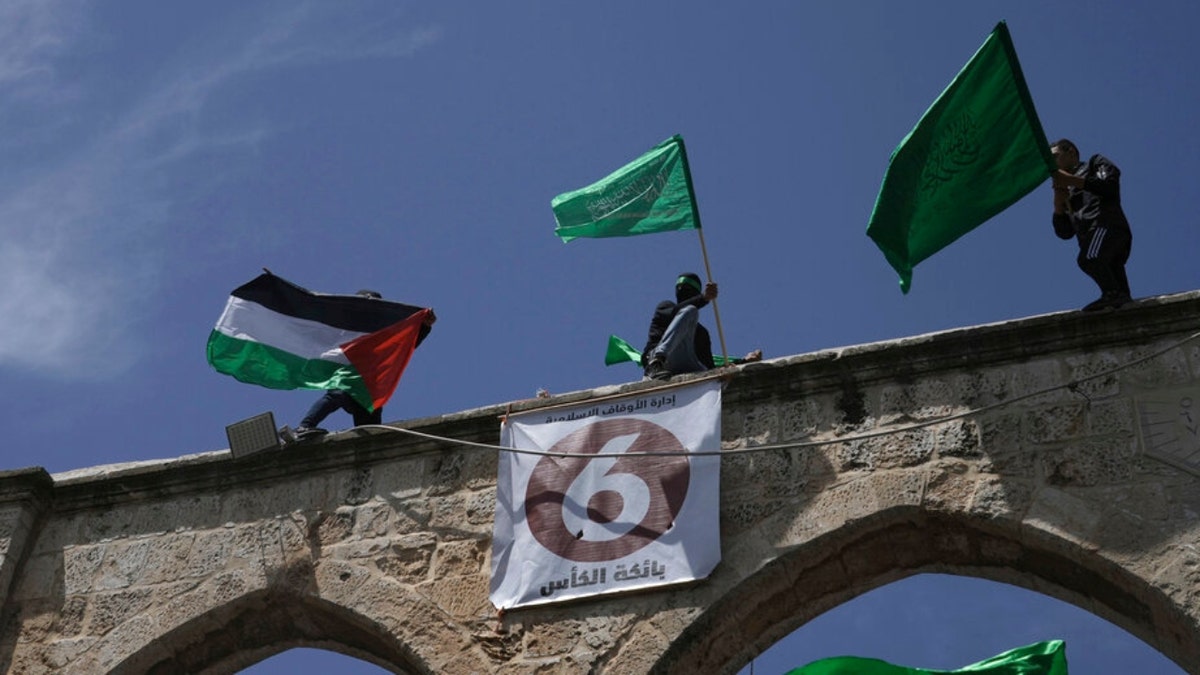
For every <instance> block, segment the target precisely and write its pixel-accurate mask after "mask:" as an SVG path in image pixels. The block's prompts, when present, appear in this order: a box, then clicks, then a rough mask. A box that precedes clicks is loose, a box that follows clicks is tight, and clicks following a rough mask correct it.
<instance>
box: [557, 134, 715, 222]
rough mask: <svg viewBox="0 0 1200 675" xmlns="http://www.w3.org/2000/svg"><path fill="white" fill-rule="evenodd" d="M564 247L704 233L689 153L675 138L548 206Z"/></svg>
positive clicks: (681, 140)
mask: <svg viewBox="0 0 1200 675" xmlns="http://www.w3.org/2000/svg"><path fill="white" fill-rule="evenodd" d="M550 208H551V209H553V211H554V219H555V220H556V221H558V227H556V228H554V234H556V235H558V236H559V237H560V238H561V239H562V240H563V241H564V242H568V241H571V240H572V239H575V238H577V237H631V236H633V235H637V234H651V233H653V232H670V231H672V230H697V229H700V219H699V217H698V216H697V215H696V214H697V209H696V200H695V196H694V195H693V193H692V178H691V174H690V173H689V172H688V164H687V151H686V150H685V149H684V146H683V137H682V136H678V135H676V136H672V137H671V138H668V139H667V140H665V141H663V142H662V143H659V144H658V145H656V146H654V148H653V149H651V150H650V151H649V152H647V153H646V154H644V155H642V156H641V157H638V158H637V159H635V160H633V161H632V162H630V163H629V164H626V165H625V166H623V167H621V168H620V169H618V170H617V171H616V172H614V173H612V174H610V175H609V176H607V177H605V178H603V179H601V180H600V181H598V182H595V183H592V184H591V185H589V186H587V187H584V188H580V189H578V190H573V191H571V192H566V193H563V194H561V195H559V196H557V197H555V198H554V199H553V200H551V201H550Z"/></svg>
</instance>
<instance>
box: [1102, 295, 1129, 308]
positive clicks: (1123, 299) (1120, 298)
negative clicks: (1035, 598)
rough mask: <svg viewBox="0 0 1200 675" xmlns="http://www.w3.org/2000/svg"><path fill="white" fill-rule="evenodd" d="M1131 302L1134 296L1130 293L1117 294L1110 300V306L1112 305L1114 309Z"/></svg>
mask: <svg viewBox="0 0 1200 675" xmlns="http://www.w3.org/2000/svg"><path fill="white" fill-rule="evenodd" d="M1131 302H1133V298H1132V297H1130V296H1128V295H1125V294H1121V295H1115V296H1113V298H1112V299H1111V300H1109V301H1108V306H1109V307H1112V308H1113V309H1120V308H1121V307H1124V306H1125V305H1128V304H1129V303H1131Z"/></svg>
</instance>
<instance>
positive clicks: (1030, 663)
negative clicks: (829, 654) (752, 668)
mask: <svg viewBox="0 0 1200 675" xmlns="http://www.w3.org/2000/svg"><path fill="white" fill-rule="evenodd" d="M968 674H969V675H1067V654H1066V645H1065V643H1064V642H1063V641H1062V640H1048V641H1046V642H1038V643H1035V644H1031V645H1028V646H1025V647H1018V648H1016V649H1013V650H1009V651H1007V652H1004V653H1003V654H1000V655H998V656H993V657H992V658H990V659H987V660H985V661H980V662H979V663H973V664H971V665H969V666H966V667H963V668H959V669H958V670H924V669H921V668H905V667H904V666H894V665H892V664H890V663H888V662H886V661H880V660H879V659H866V658H860V657H857V656H837V657H834V658H831V659H821V660H820V661H814V662H812V663H810V664H808V665H807V666H804V667H803V668H796V669H794V670H790V671H788V673H787V675H968Z"/></svg>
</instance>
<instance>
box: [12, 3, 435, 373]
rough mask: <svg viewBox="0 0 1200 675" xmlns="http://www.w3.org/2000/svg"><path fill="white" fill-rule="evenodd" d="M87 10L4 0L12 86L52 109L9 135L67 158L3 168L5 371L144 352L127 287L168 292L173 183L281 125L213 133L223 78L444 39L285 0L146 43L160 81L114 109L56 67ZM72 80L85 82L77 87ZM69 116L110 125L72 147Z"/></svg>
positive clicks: (393, 20)
mask: <svg viewBox="0 0 1200 675" xmlns="http://www.w3.org/2000/svg"><path fill="white" fill-rule="evenodd" d="M260 7H261V6H260ZM356 7H358V6H356ZM86 9H87V8H86V7H85V6H84V3H83V0H19V1H13V0H7V1H5V0H0V94H7V95H10V96H17V95H19V96H21V97H23V100H25V101H27V102H28V103H27V104H28V105H30V106H34V107H36V108H37V109H38V110H37V112H38V113H39V114H38V115H36V116H34V117H35V118H36V120H35V121H28V120H27V121H26V124H27V125H29V128H19V127H14V123H13V122H12V121H11V120H6V122H7V123H6V124H5V126H6V127H8V128H0V134H3V135H8V136H13V135H21V134H22V133H23V132H29V133H27V134H26V136H27V137H34V138H38V139H39V142H41V143H45V148H44V152H42V153H40V155H39V156H40V157H48V158H51V159H48V160H47V159H42V160H41V161H39V162H30V163H29V165H28V166H22V167H21V168H20V169H19V170H13V169H9V170H8V171H7V173H5V171H4V170H3V169H0V316H3V317H4V319H3V321H0V368H3V367H16V368H22V369H27V370H35V371H40V372H45V373H48V374H54V375H57V376H60V377H105V376H109V375H112V374H113V373H114V372H119V370H121V369H124V368H126V367H128V366H129V365H130V364H131V363H132V362H133V361H134V359H135V358H136V354H137V352H138V351H139V345H138V344H137V325H138V324H139V323H142V322H144V321H145V317H136V316H135V317H130V316H127V315H126V314H123V313H127V312H129V311H130V310H131V309H136V308H137V306H138V304H137V303H129V302H126V301H125V299H126V298H129V297H137V295H136V294H135V291H139V289H140V292H142V293H144V292H145V291H147V290H152V289H153V288H154V284H153V278H154V275H155V274H157V272H158V268H159V266H160V265H162V264H163V263H162V261H161V260H159V259H158V256H157V255H156V254H155V250H154V246H153V243H154V242H155V241H156V240H157V236H158V235H159V234H160V233H161V232H162V231H163V230H164V226H165V225H166V224H167V223H166V216H165V214H166V213H168V211H169V208H170V204H171V202H172V197H173V195H171V194H169V193H168V192H167V191H166V190H165V189H164V188H163V187H162V186H163V181H161V180H157V179H158V178H159V177H160V176H161V175H162V172H163V171H164V170H165V169H168V168H170V167H172V166H175V165H179V164H181V163H185V162H187V161H189V160H190V159H192V158H194V157H196V156H198V155H199V154H201V153H209V152H212V151H213V150H222V151H224V152H226V153H228V152H230V151H238V150H244V149H249V148H253V146H254V144H256V143H258V142H259V141H260V140H261V139H262V138H263V137H264V136H265V135H266V134H268V133H270V129H269V128H264V127H262V125H258V126H256V125H254V124H250V123H246V122H241V124H242V125H243V128H234V129H229V128H226V129H219V130H216V131H212V130H208V131H201V130H200V125H199V124H197V118H198V116H199V114H200V112H201V111H202V109H203V108H204V106H205V103H206V101H208V100H209V99H210V97H212V96H214V95H215V94H217V93H219V92H220V90H222V88H223V87H225V86H226V85H228V84H229V83H230V82H232V81H234V80H236V79H237V78H239V77H242V76H245V75H249V74H264V73H269V72H270V71H273V70H281V69H286V68H295V67H302V66H307V65H313V64H319V63H327V62H333V61H346V60H353V59H364V58H398V57H403V56H405V55H408V54H411V53H413V52H414V51H416V50H418V49H420V48H422V47H424V46H426V45H429V44H431V43H432V42H433V41H435V40H436V39H437V33H436V31H432V30H428V29H420V28H418V29H413V28H409V27H407V26H406V25H405V22H404V20H403V17H402V16H401V15H400V13H399V12H398V11H397V10H396V9H395V5H394V4H393V3H387V4H380V5H379V6H377V7H375V8H370V9H371V11H361V12H347V11H345V6H344V5H342V4H341V3H307V4H294V3H293V4H281V5H280V6H279V7H277V8H275V9H276V11H272V12H260V13H257V14H254V15H250V16H246V15H241V16H231V17H225V19H226V21H225V22H224V24H225V26H226V27H227V29H226V30H227V32H226V33H224V34H222V35H211V36H209V35H206V36H202V37H203V38H204V39H203V40H202V41H199V40H198V41H196V42H195V43H194V44H193V49H192V51H191V52H186V51H185V52H184V53H181V54H167V55H163V54H146V58H147V59H153V60H157V61H161V62H162V64H163V65H162V66H161V68H160V70H159V72H158V73H157V74H156V76H155V77H154V78H153V79H152V80H151V82H152V84H151V85H149V87H148V89H147V90H146V91H144V92H143V93H142V94H141V95H140V98H138V99H137V100H136V101H134V102H133V103H131V104H129V105H127V106H126V107H125V109H124V110H116V111H111V110H109V111H104V112H103V114H101V113H100V111H94V110H91V109H90V108H89V105H90V103H89V101H88V96H87V94H86V92H87V91H88V90H89V88H99V87H100V86H101V85H100V84H99V83H96V84H93V83H89V82H80V83H75V84H73V85H67V84H64V83H63V82H62V81H61V80H62V79H63V78H62V77H60V76H59V74H58V73H57V71H56V66H57V65H58V63H59V61H60V60H63V59H67V58H70V57H71V56H72V55H73V51H74V50H76V49H77V48H82V47H79V46H78V45H76V44H75V43H74V41H76V40H77V39H79V36H80V35H82V34H84V32H85V31H86V30H94V28H90V27H86V26H83V25H82V23H83V21H84V17H86V16H87V13H86V11H85V10H86ZM144 29H145V30H153V26H150V27H145V28H144ZM136 38H137V36H121V35H118V36H113V39H114V40H118V41H119V40H126V39H136ZM92 56H97V55H95V54H93V55H92ZM99 56H103V55H99ZM72 87H76V88H78V89H79V90H81V91H82V92H84V93H81V94H79V95H69V96H66V95H63V94H64V92H66V91H67V90H69V89H71V88H72ZM64 118H70V119H88V120H91V119H93V118H94V119H96V120H105V122H104V123H103V124H102V125H94V126H92V127H90V128H87V129H85V130H84V132H85V133H84V135H83V142H82V143H77V144H75V145H74V146H71V147H67V146H65V145H64V144H63V141H57V142H52V141H50V140H45V139H47V138H52V137H54V136H55V135H54V134H45V133H44V130H45V128H46V126H47V125H56V124H60V122H59V121H58V120H61V119H64ZM35 126H36V127H38V128H36V129H34V128H33V127H35ZM36 132H41V133H36ZM81 133H83V132H81ZM4 150H5V149H4V148H0V153H3V152H4ZM31 154H37V153H30V152H28V147H26V148H25V150H24V155H25V156H26V157H28V156H30V155H31ZM5 159H6V158H5V157H4V155H3V154H0V162H3V161H4V160H5ZM10 164H11V163H10ZM151 304H152V303H151Z"/></svg>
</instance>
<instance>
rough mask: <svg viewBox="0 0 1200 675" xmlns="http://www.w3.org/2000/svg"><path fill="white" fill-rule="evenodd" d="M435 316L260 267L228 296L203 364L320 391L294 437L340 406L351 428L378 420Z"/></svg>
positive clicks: (260, 381) (372, 294)
mask: <svg viewBox="0 0 1200 675" xmlns="http://www.w3.org/2000/svg"><path fill="white" fill-rule="evenodd" d="M436 320H437V316H436V315H435V314H434V313H433V310H432V309H427V308H422V307H415V306H412V305H405V304H401V303H398V302H390V301H387V300H383V299H382V296H381V295H380V294H379V293H378V292H376V291H369V290H363V291H359V292H358V293H357V294H355V295H336V294H329V293H314V292H312V291H309V290H308V289H305V288H301V287H300V286H297V285H295V284H293V283H291V282H289V281H287V280H286V279H283V278H281V277H278V276H275V275H274V274H272V273H271V272H270V271H269V270H264V273H263V274H261V275H259V276H258V277H256V278H254V279H252V280H251V281H249V282H248V283H245V284H243V285H241V286H239V287H238V288H236V289H234V291H233V293H232V294H231V295H230V297H229V300H228V302H227V303H226V306H225V311H224V312H223V313H222V314H221V317H220V319H218V320H217V324H216V326H215V327H214V328H213V330H212V332H211V334H210V335H209V339H208V347H207V356H208V362H209V364H210V365H212V367H213V368H214V369H215V370H216V371H217V372H220V373H224V374H226V375H231V376H233V377H234V378H236V379H237V380H240V381H242V382H247V383H250V384H257V385H260V386H263V387H269V388H271V389H324V390H325V394H324V395H323V396H322V397H321V398H320V399H319V400H318V401H317V402H316V403H315V404H314V405H313V406H312V407H311V408H310V409H309V411H308V413H307V414H306V415H305V416H304V419H303V420H302V421H301V422H300V428H299V429H297V430H296V431H297V435H298V436H302V435H305V434H306V433H308V434H313V433H323V430H321V429H319V428H318V426H317V425H319V424H320V423H321V422H322V421H323V420H324V419H325V418H326V417H328V416H329V415H330V414H331V413H333V412H334V411H335V410H338V409H339V408H340V409H342V410H345V411H346V412H348V413H350V415H351V416H352V417H353V419H354V424H355V426H361V425H363V424H379V422H380V420H381V417H382V412H383V405H384V404H385V403H387V401H388V399H389V398H391V396H392V393H393V392H394V391H395V389H396V385H397V384H398V383H399V381H400V376H401V375H402V374H403V373H404V369H405V368H406V367H407V366H408V362H409V360H410V359H411V358H412V354H413V351H414V350H415V349H416V348H417V345H419V344H421V342H422V341H424V339H425V338H426V336H428V335H429V333H430V331H431V330H432V327H433V324H434V322H435V321H436ZM284 435H285V436H287V434H284ZM285 440H289V441H290V440H292V438H290V437H289V438H285Z"/></svg>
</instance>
